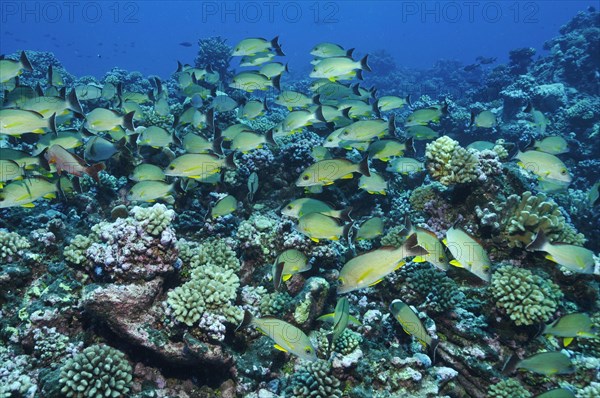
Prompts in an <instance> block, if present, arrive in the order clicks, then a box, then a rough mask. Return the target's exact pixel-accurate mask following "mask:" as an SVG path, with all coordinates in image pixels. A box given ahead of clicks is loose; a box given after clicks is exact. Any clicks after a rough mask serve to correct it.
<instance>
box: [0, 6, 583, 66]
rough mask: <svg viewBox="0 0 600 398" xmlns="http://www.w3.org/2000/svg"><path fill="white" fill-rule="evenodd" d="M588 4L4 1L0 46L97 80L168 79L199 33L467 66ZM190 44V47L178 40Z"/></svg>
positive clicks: (298, 54) (303, 51)
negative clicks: (138, 75)
mask: <svg viewBox="0 0 600 398" xmlns="http://www.w3.org/2000/svg"><path fill="white" fill-rule="evenodd" d="M593 3H594V2H593V1H591V2H590V1H580V0H572V1H558V0H544V1H473V2H470V1H321V2H313V1H296V2H286V1H283V2H278V1H275V2H269V1H248V2H245V1H170V2H169V3H168V4H169V5H168V6H165V3H164V2H162V1H153V0H151V1H80V2H54V1H47V2H44V1H3V2H2V3H1V4H2V5H1V7H2V8H1V24H2V32H3V34H2V41H1V42H0V53H3V54H10V53H12V52H14V51H18V50H20V49H24V48H27V49H31V50H38V51H51V52H53V53H54V54H56V56H57V57H58V58H59V59H60V60H61V61H62V62H63V64H64V65H65V67H66V68H67V69H68V70H69V71H71V73H73V74H75V75H78V76H80V75H93V76H96V77H101V76H102V75H103V74H104V73H105V72H106V71H108V70H110V69H111V68H112V67H113V66H118V67H120V68H123V69H126V70H137V71H140V72H142V73H143V74H145V75H148V74H155V75H159V76H161V77H163V78H167V77H168V76H169V75H170V74H171V73H172V72H173V71H174V68H175V66H176V61H177V60H181V61H183V62H186V61H187V62H192V60H193V58H194V56H195V52H196V43H197V40H198V39H199V38H202V37H208V36H221V37H223V38H226V39H227V40H228V43H229V44H230V45H233V44H234V43H237V42H238V41H239V40H241V39H243V38H245V37H264V38H269V39H271V38H273V37H275V36H280V37H281V40H283V41H285V43H286V47H287V50H286V55H287V60H288V61H289V63H290V67H291V68H292V69H295V70H298V69H302V68H304V67H305V65H306V64H307V63H308V61H309V60H310V55H309V54H308V53H309V51H310V48H311V47H312V46H313V45H315V44H317V43H319V42H322V41H330V42H334V43H339V44H340V45H342V46H344V47H346V48H352V47H356V48H357V49H359V52H360V53H362V54H365V53H369V52H372V51H374V50H379V49H385V50H387V51H388V52H389V53H390V54H393V56H394V58H395V59H396V61H397V63H398V64H399V65H402V66H406V67H417V68H428V67H431V65H432V64H433V63H434V62H435V61H437V60H439V59H453V60H458V61H461V62H463V63H465V64H470V63H472V62H474V60H475V57H477V56H487V57H492V56H493V57H498V59H499V61H501V62H503V61H506V59H507V54H508V51H509V50H511V49H514V48H519V47H534V48H536V49H538V50H539V51H540V54H542V53H543V52H541V50H542V45H543V43H544V41H546V40H548V38H550V37H552V35H554V34H556V32H557V31H558V29H559V27H560V26H561V25H563V24H564V23H566V22H567V21H568V20H569V19H570V18H571V17H572V16H573V15H575V14H576V13H577V12H578V11H581V10H585V9H586V8H587V7H589V6H591V5H593ZM182 42H189V43H192V44H193V46H192V47H183V46H181V45H179V43H182Z"/></svg>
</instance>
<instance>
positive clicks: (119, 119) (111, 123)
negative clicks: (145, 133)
mask: <svg viewBox="0 0 600 398" xmlns="http://www.w3.org/2000/svg"><path fill="white" fill-rule="evenodd" d="M134 114H135V112H129V113H127V114H125V115H120V114H119V113H117V112H115V111H112V110H110V109H106V108H95V109H94V110H93V111H91V112H90V113H88V114H87V116H86V117H85V123H84V127H85V128H86V129H88V130H89V131H91V132H92V133H99V132H104V131H110V130H118V128H119V127H123V128H124V129H127V130H131V131H134V130H135V127H134V126H133V116H134Z"/></svg>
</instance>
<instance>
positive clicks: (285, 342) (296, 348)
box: [236, 311, 317, 361]
mask: <svg viewBox="0 0 600 398" xmlns="http://www.w3.org/2000/svg"><path fill="white" fill-rule="evenodd" d="M248 325H253V326H256V327H257V328H258V329H259V330H260V331H261V332H262V333H264V334H265V335H267V336H268V337H269V338H271V340H273V341H274V342H275V348H277V349H278V350H280V351H283V352H289V353H291V354H294V355H296V356H297V357H298V358H300V359H303V360H305V361H316V360H317V350H316V349H315V347H314V346H313V344H312V342H311V341H310V339H309V338H308V336H307V335H306V334H305V333H304V332H303V331H302V330H300V329H299V328H297V327H296V326H294V325H292V324H290V323H287V322H285V321H282V320H280V319H277V318H271V317H262V318H255V317H254V316H252V314H250V313H249V312H248V311H246V312H245V313H244V319H243V320H242V323H241V324H240V325H239V326H238V327H237V329H236V331H237V330H239V329H241V328H244V327H246V326H248Z"/></svg>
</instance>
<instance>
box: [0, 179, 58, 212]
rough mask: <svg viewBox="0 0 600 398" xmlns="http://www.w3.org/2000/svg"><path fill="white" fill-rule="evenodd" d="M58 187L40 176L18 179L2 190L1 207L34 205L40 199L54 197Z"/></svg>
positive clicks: (0, 195) (0, 194)
mask: <svg viewBox="0 0 600 398" xmlns="http://www.w3.org/2000/svg"><path fill="white" fill-rule="evenodd" d="M57 191H58V187H57V186H56V184H54V183H52V182H50V181H46V180H45V179H43V178H40V177H30V178H25V179H22V180H16V181H13V182H11V183H9V184H8V185H6V186H5V187H4V188H3V189H2V190H0V209H4V208H7V207H15V206H21V207H34V206H35V205H34V204H33V202H35V201H36V200H38V199H41V198H45V199H54V198H56V192H57Z"/></svg>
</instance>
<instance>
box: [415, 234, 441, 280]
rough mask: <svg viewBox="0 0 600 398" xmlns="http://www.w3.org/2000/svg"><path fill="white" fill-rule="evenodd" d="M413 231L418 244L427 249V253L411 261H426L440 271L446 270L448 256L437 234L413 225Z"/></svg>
mask: <svg viewBox="0 0 600 398" xmlns="http://www.w3.org/2000/svg"><path fill="white" fill-rule="evenodd" d="M414 231H415V232H416V234H417V241H418V242H419V246H421V247H422V248H423V249H425V250H427V251H428V254H426V255H424V256H418V257H415V258H414V259H413V261H414V262H415V263H420V262H424V261H427V262H429V263H431V264H433V265H434V266H436V267H437V268H439V269H441V270H442V271H447V270H448V269H449V268H450V264H449V263H448V257H447V256H446V252H445V250H444V246H443V245H442V242H440V240H439V239H438V237H437V235H436V234H435V233H434V232H432V231H429V230H427V229H425V228H422V227H415V228H414Z"/></svg>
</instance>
